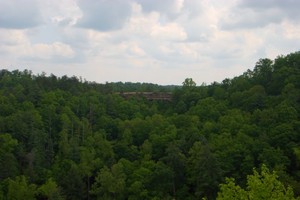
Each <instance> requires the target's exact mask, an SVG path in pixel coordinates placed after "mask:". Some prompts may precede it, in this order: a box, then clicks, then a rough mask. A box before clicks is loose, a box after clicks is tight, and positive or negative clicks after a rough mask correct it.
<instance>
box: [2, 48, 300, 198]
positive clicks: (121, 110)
mask: <svg viewBox="0 0 300 200" xmlns="http://www.w3.org/2000/svg"><path fill="white" fill-rule="evenodd" d="M299 80H300V54H299V52H296V53H291V54H289V55H286V56H278V57H277V58H276V59H275V60H270V59H267V58H265V59H260V60H259V61H258V62H257V63H256V65H255V66H254V69H253V71H252V70H247V71H246V72H245V73H244V74H242V75H240V76H238V77H234V78H232V79H225V80H224V81H222V82H221V83H217V82H214V83H212V84H210V85H205V84H202V85H200V86H196V83H195V82H194V81H193V80H192V79H191V78H187V79H186V80H185V81H184V82H183V86H159V85H155V84H148V83H121V82H118V83H105V84H97V83H95V82H87V81H85V80H82V79H81V78H77V77H67V76H63V77H56V76H55V75H53V74H51V75H49V76H47V75H46V74H45V73H43V74H40V75H33V74H32V73H31V72H30V71H28V70H24V71H18V70H15V71H8V70H0V199H131V200H134V199H201V198H208V199H215V198H217V195H218V191H219V185H220V184H221V190H220V193H219V195H218V198H223V199H226V198H227V199H234V197H233V195H235V197H236V198H237V199H243V198H246V197H247V198H248V197H249V195H250V196H251V198H252V196H253V198H254V199H255V198H256V199H257V198H258V199H262V198H269V197H265V196H264V195H266V194H269V193H270V191H271V189H272V188H270V187H271V186H274V187H273V189H275V190H276V191H277V192H275V193H274V194H273V195H275V196H272V198H275V199H276V198H282V199H284V198H286V197H288V198H291V199H293V198H294V197H293V193H294V194H295V196H299V195H300V170H299V166H300V153H299V152H300V150H299V149H300V148H299V146H300V135H299V133H300V121H299V119H300V114H299V113H300V81H299ZM122 92H134V93H135V94H138V93H139V92H152V93H157V92H159V93H161V92H168V93H170V92H171V93H172V101H163V100H147V99H146V98H144V97H143V96H141V95H137V96H134V95H133V96H131V97H130V98H123V97H122V95H120V94H121V93H122ZM262 164H265V165H266V167H262V172H261V173H258V172H256V171H254V175H250V176H248V178H247V175H249V174H251V173H252V169H253V168H259V167H260V166H262ZM263 166H264V165H263ZM267 168H268V169H270V170H271V171H272V170H276V172H277V173H276V174H278V175H276V174H274V173H270V172H269V171H268V170H267ZM226 177H231V179H228V178H226ZM233 179H234V180H235V181H233ZM226 180H227V182H226V184H224V182H225V181H226ZM288 185H290V187H288ZM243 188H245V189H243ZM286 188H287V189H286ZM292 190H293V191H292ZM255 195H256V196H255ZM257 195H259V196H257Z"/></svg>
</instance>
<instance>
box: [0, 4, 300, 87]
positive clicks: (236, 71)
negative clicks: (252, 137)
mask: <svg viewBox="0 0 300 200" xmlns="http://www.w3.org/2000/svg"><path fill="white" fill-rule="evenodd" d="M299 8H300V1H299V0H0V13H1V14H0V68H2V69H3V68H4V69H8V70H14V69H19V70H23V69H29V70H32V72H33V73H34V74H37V73H41V72H46V74H48V75H49V74H51V73H53V74H55V75H57V76H62V75H65V74H67V75H69V76H73V75H75V76H81V77H82V78H84V79H86V80H88V81H96V82H99V83H104V82H106V81H108V82H116V81H123V82H125V81H131V82H152V83H158V84H181V83H182V82H183V81H184V79H185V78H187V77H191V78H193V79H194V80H195V81H196V83H197V84H201V83H203V82H205V83H208V84H209V83H211V82H213V81H218V82H219V81H222V80H223V79H225V78H232V77H234V76H237V75H240V74H242V73H243V72H244V71H246V70H247V69H253V67H254V65H255V62H257V61H258V59H260V58H266V57H267V58H271V59H274V58H276V56H277V55H285V54H288V53H291V52H295V51H299V50H300V12H299Z"/></svg>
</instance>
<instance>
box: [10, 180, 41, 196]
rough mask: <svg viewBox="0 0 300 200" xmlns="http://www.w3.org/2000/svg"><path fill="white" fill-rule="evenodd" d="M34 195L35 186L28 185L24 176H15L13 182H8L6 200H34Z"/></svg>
mask: <svg viewBox="0 0 300 200" xmlns="http://www.w3.org/2000/svg"><path fill="white" fill-rule="evenodd" d="M35 194H36V185H34V184H30V183H28V181H27V178H26V177H25V176H17V177H16V179H15V180H12V179H9V180H8V190H7V199H8V200H24V199H30V200H31V199H35Z"/></svg>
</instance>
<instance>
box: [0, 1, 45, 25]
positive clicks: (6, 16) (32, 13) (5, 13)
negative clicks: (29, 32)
mask: <svg viewBox="0 0 300 200" xmlns="http://www.w3.org/2000/svg"><path fill="white" fill-rule="evenodd" d="M0 13H1V14H0V27H2V28H8V29H25V28H32V27H35V26H38V25H39V24H40V23H41V22H42V19H41V15H40V13H39V9H38V5H37V2H36V1H35V0H24V1H18V0H9V1H0Z"/></svg>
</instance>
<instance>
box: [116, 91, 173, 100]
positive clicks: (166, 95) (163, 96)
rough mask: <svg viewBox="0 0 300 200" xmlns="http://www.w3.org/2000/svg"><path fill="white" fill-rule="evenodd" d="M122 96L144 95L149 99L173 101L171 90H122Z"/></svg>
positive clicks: (127, 97)
mask: <svg viewBox="0 0 300 200" xmlns="http://www.w3.org/2000/svg"><path fill="white" fill-rule="evenodd" d="M117 94H120V95H121V96H122V97H124V98H126V99H129V98H131V97H144V98H146V99H147V100H162V101H172V93H171V92H120V93H117Z"/></svg>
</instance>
